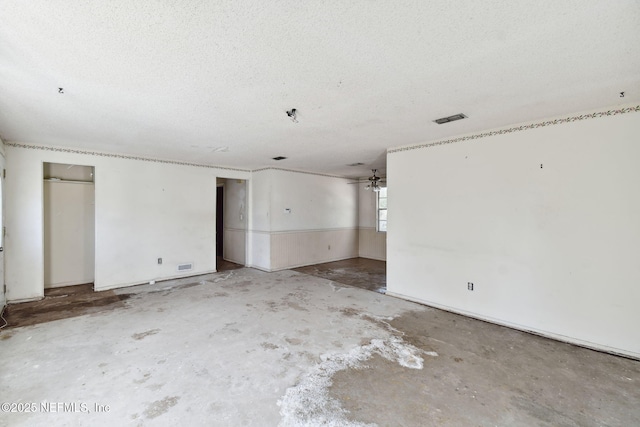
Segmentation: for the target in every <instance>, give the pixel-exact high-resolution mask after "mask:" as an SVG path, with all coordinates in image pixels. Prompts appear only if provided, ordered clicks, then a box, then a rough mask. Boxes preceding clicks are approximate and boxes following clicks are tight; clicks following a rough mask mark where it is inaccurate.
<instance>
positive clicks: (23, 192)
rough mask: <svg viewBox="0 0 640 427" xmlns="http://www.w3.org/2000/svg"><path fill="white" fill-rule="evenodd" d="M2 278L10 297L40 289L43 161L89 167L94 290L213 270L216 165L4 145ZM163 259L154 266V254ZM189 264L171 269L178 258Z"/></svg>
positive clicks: (31, 295) (227, 172)
mask: <svg viewBox="0 0 640 427" xmlns="http://www.w3.org/2000/svg"><path fill="white" fill-rule="evenodd" d="M6 152H7V182H6V184H7V210H6V212H7V237H6V247H7V253H6V258H7V260H6V281H7V298H8V300H10V301H18V300H26V299H35V298H40V297H42V295H43V283H44V273H43V271H44V270H43V265H44V263H43V204H42V200H43V181H42V177H43V175H42V174H43V172H42V169H43V162H53V163H69V164H81V165H90V166H95V202H96V248H95V257H96V259H95V269H96V270H95V288H96V289H97V290H102V289H109V288H114V287H121V286H128V285H133V284H140V283H146V282H148V281H150V280H160V279H168V278H171V277H181V276H185V275H191V274H199V273H206V272H210V271H214V270H215V194H216V175H219V174H220V172H224V175H225V176H229V177H234V178H240V179H246V178H248V177H249V172H242V171H232V170H227V169H225V170H219V169H214V168H203V167H194V166H187V165H178V164H171V163H161V162H152V161H141V160H133V159H126V158H117V157H110V156H103V155H92V154H75V153H67V152H64V151H51V150H42V149H29V148H21V147H16V146H11V145H8V146H7V147H6ZM160 257H162V258H163V264H162V265H158V264H157V258H160ZM184 262H192V263H193V264H194V269H193V270H192V271H189V272H186V273H180V274H179V273H178V272H177V264H179V263H184Z"/></svg>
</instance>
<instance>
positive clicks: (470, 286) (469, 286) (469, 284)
mask: <svg viewBox="0 0 640 427" xmlns="http://www.w3.org/2000/svg"><path fill="white" fill-rule="evenodd" d="M467 289H469V290H470V291H472V290H473V283H472V282H467Z"/></svg>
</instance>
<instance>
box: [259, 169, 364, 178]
mask: <svg viewBox="0 0 640 427" xmlns="http://www.w3.org/2000/svg"><path fill="white" fill-rule="evenodd" d="M267 170H275V171H283V172H293V173H302V174H305V175H316V176H326V177H328V178H340V179H356V178H347V177H344V176H339V175H329V174H327V173H317V172H305V171H297V170H292V169H285V168H274V167H267V168H260V169H254V170H252V171H251V172H262V171H267Z"/></svg>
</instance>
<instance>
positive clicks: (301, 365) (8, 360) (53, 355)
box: [0, 268, 640, 427]
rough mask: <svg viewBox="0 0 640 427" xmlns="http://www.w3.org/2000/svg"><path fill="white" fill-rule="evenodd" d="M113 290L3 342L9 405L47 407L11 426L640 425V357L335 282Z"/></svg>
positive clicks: (6, 335) (238, 274)
mask: <svg viewBox="0 0 640 427" xmlns="http://www.w3.org/2000/svg"><path fill="white" fill-rule="evenodd" d="M110 292H113V294H114V295H116V296H118V301H116V302H114V303H113V304H107V305H103V306H102V307H101V308H100V309H97V310H95V311H92V312H90V313H85V314H80V315H77V316H74V317H68V318H64V319H59V320H54V321H49V322H46V323H40V324H36V325H31V326H23V327H14V328H10V329H5V330H2V332H0V384H2V387H0V402H15V403H16V405H15V406H13V407H9V409H16V410H17V409H22V410H24V409H25V406H24V404H27V403H34V404H35V406H28V408H32V409H33V408H35V412H32V413H6V412H0V425H3V426H4V425H11V426H39V425H41V426H45V425H46V426H57V425H87V426H96V425H97V426H101V425H104V426H112V425H134V426H137V425H140V426H153V425H231V426H236V425H237V426H241V425H252V426H278V425H280V426H299V425H317V426H320V425H323V426H362V425H373V424H374V423H375V424H378V425H380V426H387V425H389V426H468V425H473V426H495V425H499V426H532V425H535V426H625V427H626V426H636V425H640V362H638V361H634V360H629V359H624V358H620V357H616V356H611V355H606V354H602V353H598V352H595V351H591V350H587V349H583V348H579V347H575V346H572V345H569V344H564V343H560V342H556V341H552V340H548V339H545V338H540V337H536V336H532V335H529V334H526V333H522V332H518V331H514V330H511V329H508V328H504V327H500V326H496V325H492V324H488V323H485V322H481V321H477V320H473V319H469V318H465V317H463V316H458V315H454V314H451V313H447V312H443V311H440V310H436V309H431V308H427V307H424V306H421V305H418V304H414V303H411V302H407V301H403V300H399V299H395V298H392V297H388V296H385V295H382V294H380V293H375V292H369V291H366V290H363V289H359V288H355V287H351V286H345V285H341V284H339V283H337V282H335V281H330V280H326V279H323V278H319V277H314V276H310V275H307V274H303V273H299V272H295V271H281V272H276V273H264V272H260V271H257V270H253V269H249V268H240V269H235V270H230V271H223V272H219V273H216V274H211V275H206V276H199V277H195V278H189V279H182V280H177V281H170V282H161V283H156V284H155V285H144V286H136V287H132V288H126V289H120V290H115V291H110ZM43 402H44V403H45V404H44V405H43ZM17 404H22V406H18V405H17ZM65 404H66V405H67V406H66V407H65V406H64V405H65ZM47 405H48V406H47ZM107 405H108V409H107ZM3 408H4V407H3ZM52 408H53V409H56V410H57V412H55V413H53V412H52ZM74 410H75V411H77V412H73V411H74Z"/></svg>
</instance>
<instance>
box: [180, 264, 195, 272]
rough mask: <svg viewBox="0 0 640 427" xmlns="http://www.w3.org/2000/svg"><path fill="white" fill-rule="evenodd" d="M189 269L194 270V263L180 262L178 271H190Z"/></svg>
mask: <svg viewBox="0 0 640 427" xmlns="http://www.w3.org/2000/svg"><path fill="white" fill-rule="evenodd" d="M189 270H193V264H192V263H190V262H189V263H186V264H178V271H189Z"/></svg>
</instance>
